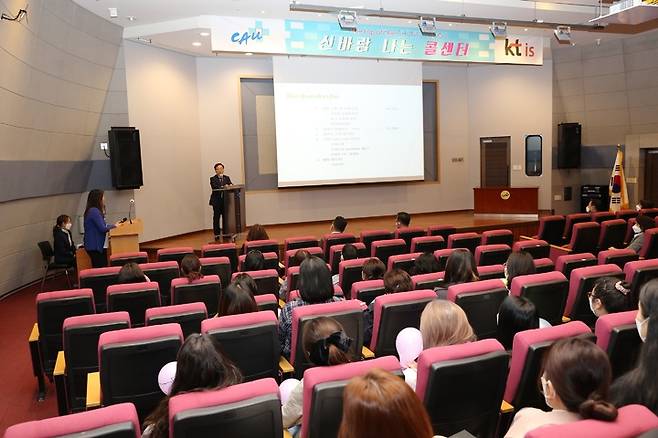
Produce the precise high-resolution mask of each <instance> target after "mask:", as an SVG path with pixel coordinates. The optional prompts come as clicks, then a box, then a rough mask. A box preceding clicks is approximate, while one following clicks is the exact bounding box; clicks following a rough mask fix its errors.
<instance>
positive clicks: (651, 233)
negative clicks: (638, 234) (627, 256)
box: [640, 228, 658, 257]
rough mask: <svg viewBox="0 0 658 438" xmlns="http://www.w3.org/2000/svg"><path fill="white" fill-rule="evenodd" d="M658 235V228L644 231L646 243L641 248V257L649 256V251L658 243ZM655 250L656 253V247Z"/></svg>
mask: <svg viewBox="0 0 658 438" xmlns="http://www.w3.org/2000/svg"><path fill="white" fill-rule="evenodd" d="M657 235H658V228H651V229H649V230H646V231H645V232H644V244H643V245H642V249H640V257H647V253H648V252H649V250H650V249H651V246H652V245H653V246H654V247H655V246H656V245H658V244H657V243H656V236H657ZM653 252H654V255H655V253H656V250H655V249H654V250H653Z"/></svg>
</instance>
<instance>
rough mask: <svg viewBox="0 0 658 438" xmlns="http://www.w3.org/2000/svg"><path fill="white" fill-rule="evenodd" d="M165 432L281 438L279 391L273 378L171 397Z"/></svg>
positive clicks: (180, 437) (184, 436) (187, 436)
mask: <svg viewBox="0 0 658 438" xmlns="http://www.w3.org/2000/svg"><path fill="white" fill-rule="evenodd" d="M169 431H170V434H169V436H170V437H176V438H197V437H211V436H218V435H221V436H226V437H231V438H251V437H259V438H260V437H262V438H281V435H282V431H283V423H282V419H281V400H280V399H279V388H278V386H277V384H276V381H275V380H274V379H261V380H256V381H253V382H246V383H241V384H239V385H233V386H230V387H228V388H222V389H218V390H214V391H201V392H191V393H187V394H181V395H177V396H174V397H172V398H171V399H170V400H169ZM220 431H221V432H220Z"/></svg>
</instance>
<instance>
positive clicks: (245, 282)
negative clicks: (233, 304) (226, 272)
mask: <svg viewBox="0 0 658 438" xmlns="http://www.w3.org/2000/svg"><path fill="white" fill-rule="evenodd" d="M231 284H234V285H235V286H236V287H238V288H240V289H243V290H245V291H248V292H249V293H250V294H251V295H252V296H255V295H258V285H257V284H256V282H255V281H254V279H253V278H251V275H249V274H246V273H244V272H240V273H239V274H238V275H236V276H235V278H234V279H233V281H232V282H231Z"/></svg>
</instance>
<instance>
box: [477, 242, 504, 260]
mask: <svg viewBox="0 0 658 438" xmlns="http://www.w3.org/2000/svg"><path fill="white" fill-rule="evenodd" d="M494 251H496V252H497V251H510V252H511V251H512V248H510V247H509V245H505V244H492V245H478V246H476V247H475V258H476V259H477V258H479V257H480V255H481V254H482V253H483V252H494Z"/></svg>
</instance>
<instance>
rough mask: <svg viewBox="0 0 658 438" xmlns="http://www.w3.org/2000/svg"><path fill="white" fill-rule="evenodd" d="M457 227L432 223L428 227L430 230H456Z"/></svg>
mask: <svg viewBox="0 0 658 438" xmlns="http://www.w3.org/2000/svg"><path fill="white" fill-rule="evenodd" d="M456 229H457V228H456V227H455V226H454V225H430V226H429V227H427V230H428V231H440V230H456Z"/></svg>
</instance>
